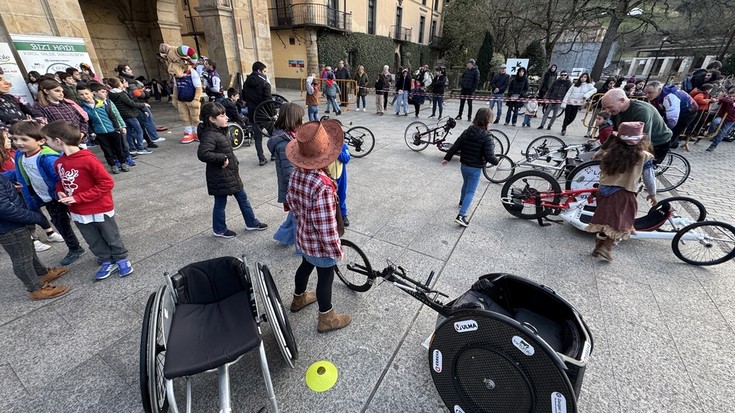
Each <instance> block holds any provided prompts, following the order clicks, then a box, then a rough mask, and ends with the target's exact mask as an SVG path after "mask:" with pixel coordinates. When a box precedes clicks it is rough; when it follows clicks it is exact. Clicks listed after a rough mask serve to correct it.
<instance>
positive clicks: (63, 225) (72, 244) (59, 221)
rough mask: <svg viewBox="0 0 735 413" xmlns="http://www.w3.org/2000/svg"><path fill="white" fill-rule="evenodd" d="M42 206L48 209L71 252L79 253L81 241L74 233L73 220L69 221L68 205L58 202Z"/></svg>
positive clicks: (46, 203)
mask: <svg viewBox="0 0 735 413" xmlns="http://www.w3.org/2000/svg"><path fill="white" fill-rule="evenodd" d="M42 206H45V207H46V211H48V214H49V216H51V222H52V223H53V224H54V226H55V227H56V230H57V231H59V234H61V236H62V237H64V242H65V243H66V247H67V248H69V251H79V250H80V249H82V246H81V245H79V239H78V238H77V235H76V234H75V233H74V230H73V229H72V227H71V219H69V208H67V207H66V205H64V204H62V203H61V202H58V201H51V202H44V203H43V204H42Z"/></svg>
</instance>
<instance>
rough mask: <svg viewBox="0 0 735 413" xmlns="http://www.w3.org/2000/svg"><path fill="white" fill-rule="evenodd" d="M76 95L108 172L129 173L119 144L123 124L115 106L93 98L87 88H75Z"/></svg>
mask: <svg viewBox="0 0 735 413" xmlns="http://www.w3.org/2000/svg"><path fill="white" fill-rule="evenodd" d="M99 86H102V85H99ZM77 95H78V96H79V101H80V102H81V106H82V109H84V111H85V112H87V115H89V123H90V126H91V130H92V132H94V133H95V134H96V135H97V136H96V138H95V140H96V141H97V143H98V144H99V145H100V147H101V148H102V153H103V154H104V155H105V161H107V164H108V165H110V172H112V173H113V174H119V173H120V171H123V172H128V171H130V167H129V165H128V164H127V159H126V157H125V154H123V151H122V145H121V142H120V141H121V140H122V137H123V135H124V134H125V132H126V130H125V122H124V121H123V119H122V117H120V113H119V112H118V111H117V108H116V107H115V105H114V104H112V102H109V101H103V100H101V99H97V98H95V97H94V95H93V94H92V91H91V90H90V87H89V86H85V85H79V86H77Z"/></svg>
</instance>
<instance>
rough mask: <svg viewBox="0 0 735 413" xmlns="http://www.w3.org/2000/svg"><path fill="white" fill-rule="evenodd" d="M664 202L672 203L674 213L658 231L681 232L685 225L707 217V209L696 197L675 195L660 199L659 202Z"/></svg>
mask: <svg viewBox="0 0 735 413" xmlns="http://www.w3.org/2000/svg"><path fill="white" fill-rule="evenodd" d="M664 202H666V203H668V204H669V205H671V210H672V214H671V217H669V219H667V220H666V222H665V223H664V224H663V225H661V226H660V227H658V229H656V231H660V232H679V230H681V229H682V228H684V227H685V226H687V225H689V224H693V223H695V222H701V221H704V219H705V218H707V209H706V208H705V207H704V205H702V203H701V202H699V201H697V200H696V199H692V198H688V197H685V196H675V197H671V198H666V199H662V200H660V201H658V203H659V204H661V203H664ZM652 208H655V207H652Z"/></svg>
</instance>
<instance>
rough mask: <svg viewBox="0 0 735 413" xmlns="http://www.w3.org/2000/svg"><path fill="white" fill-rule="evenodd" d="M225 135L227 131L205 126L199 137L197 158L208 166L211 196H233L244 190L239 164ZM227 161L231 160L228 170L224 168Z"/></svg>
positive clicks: (207, 174) (207, 177) (208, 190)
mask: <svg viewBox="0 0 735 413" xmlns="http://www.w3.org/2000/svg"><path fill="white" fill-rule="evenodd" d="M225 133H226V130H221V129H219V128H215V127H212V126H205V127H204V129H203V131H202V134H201V135H199V149H198V150H197V157H198V158H199V160H200V161H202V162H204V163H206V164H207V169H206V179H207V192H208V193H209V195H232V194H234V193H237V192H238V191H240V190H241V189H242V180H241V179H240V168H239V162H238V160H237V157H236V156H235V153H234V152H232V143H230V140H229V139H228V138H227V136H226V135H225ZM225 160H229V161H230V163H229V164H228V165H227V167H226V168H222V165H224V163H225Z"/></svg>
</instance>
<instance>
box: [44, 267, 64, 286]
mask: <svg viewBox="0 0 735 413" xmlns="http://www.w3.org/2000/svg"><path fill="white" fill-rule="evenodd" d="M68 272H69V269H68V268H66V267H60V268H47V272H46V274H44V275H42V276H40V277H38V282H40V283H41V284H46V283H50V282H51V281H53V280H55V279H57V278H59V277H61V276H62V275H64V274H66V273H68Z"/></svg>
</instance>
